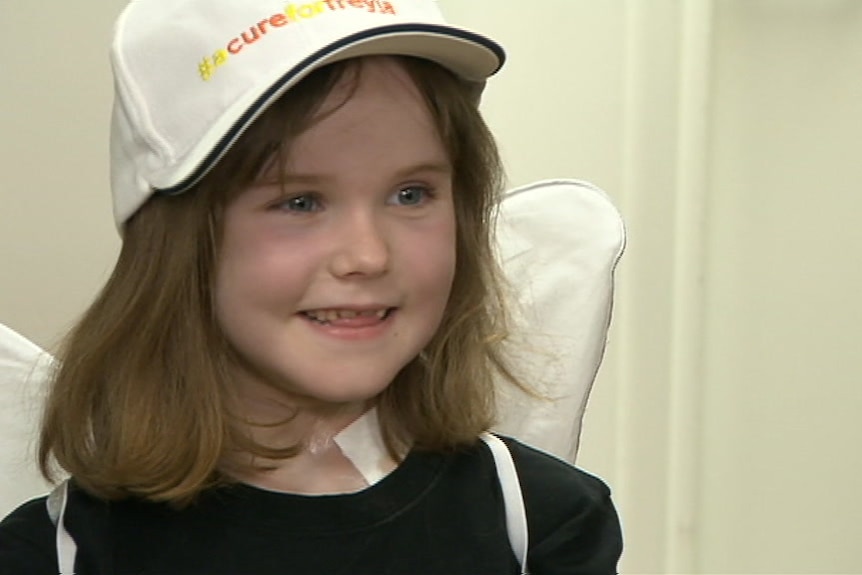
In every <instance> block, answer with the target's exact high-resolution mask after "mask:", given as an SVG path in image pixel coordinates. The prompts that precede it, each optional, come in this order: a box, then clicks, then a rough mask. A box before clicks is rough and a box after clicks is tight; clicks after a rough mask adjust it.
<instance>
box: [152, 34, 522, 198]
mask: <svg viewBox="0 0 862 575" xmlns="http://www.w3.org/2000/svg"><path fill="white" fill-rule="evenodd" d="M407 32H410V33H417V32H418V33H429V34H435V35H438V36H448V37H450V38H459V39H462V40H468V41H470V42H473V43H474V44H478V45H480V46H483V47H485V48H487V49H488V50H490V51H491V52H493V53H494V55H495V56H496V57H497V62H498V63H497V67H496V68H495V69H494V70H492V71H491V72H490V73H489V74H488V76H492V75H493V74H495V73H496V72H497V71H498V70H499V69H500V68H502V67H503V64H504V63H505V61H506V53H505V51H504V50H503V48H502V47H501V46H500V45H499V44H497V43H496V42H494V41H493V40H491V39H489V38H486V37H484V36H482V35H479V34H475V33H473V32H468V31H466V30H459V29H456V28H450V27H448V26H437V25H433V24H393V25H390V26H381V27H379V28H373V29H371V30H365V31H362V32H357V33H356V34H351V35H350V36H346V37H344V38H342V39H340V40H338V41H337V42H333V43H332V44H329V45H328V46H325V47H324V48H321V49H320V50H317V51H316V52H314V53H313V54H311V55H310V56H308V57H306V58H304V59H303V60H302V61H301V62H299V64H297V65H296V66H294V67H292V68H291V69H290V70H288V71H287V73H285V74H284V75H283V76H282V77H281V78H279V79H278V80H277V81H276V82H274V83H273V84H272V85H271V86H270V87H269V88H267V89H266V91H264V92H263V93H262V94H261V95H260V97H259V98H258V99H257V100H255V102H254V103H253V104H252V105H251V106H249V107H248V109H246V110H245V112H243V114H242V116H240V117H239V119H238V120H237V121H236V122H235V123H234V125H233V126H232V127H231V128H230V129H229V130H228V131H227V132H226V133H225V135H224V136H222V138H221V139H220V140H219V141H218V143H217V144H216V145H215V146H214V147H213V149H212V150H210V152H209V154H207V156H206V158H204V160H203V161H202V162H201V163H200V164H199V165H198V166H197V167H196V168H195V169H194V170H193V171H192V173H191V174H189V175H188V176H187V177H186V178H184V179H183V180H182V181H181V182H180V183H178V184H176V185H174V186H171V187H169V188H155V189H154V190H153V193H155V194H158V195H163V196H176V195H179V194H182V193H183V192H186V191H188V190H189V189H190V188H191V187H192V186H194V185H195V184H197V183H198V182H199V181H200V180H201V179H203V177H204V176H205V175H206V174H207V173H208V172H209V171H210V170H211V169H212V167H213V166H214V165H215V164H216V163H217V162H218V161H219V160H220V159H221V158H222V156H223V155H224V154H225V153H227V150H228V149H229V148H230V147H231V146H232V145H233V144H234V142H235V141H236V140H237V139H238V138H239V137H240V135H241V134H242V132H243V131H245V129H246V128H247V127H248V125H249V124H251V122H252V118H253V117H254V116H255V114H257V112H258V110H259V109H260V108H261V107H262V106H263V105H264V103H265V102H267V101H268V100H269V99H270V98H272V96H273V94H275V93H276V92H278V91H279V90H280V89H281V88H282V87H283V86H284V85H285V84H287V83H289V82H290V81H291V80H293V78H294V77H295V76H296V75H297V74H299V73H300V72H303V71H305V70H306V69H308V68H309V67H310V66H311V65H313V64H314V63H315V62H316V61H318V60H320V59H322V58H323V57H324V56H326V55H328V54H330V53H332V52H335V51H337V50H340V49H341V48H344V47H346V46H349V45H351V44H355V43H357V42H359V41H361V40H366V39H369V38H374V37H376V36H384V35H389V34H399V33H407ZM393 55H397V54H393Z"/></svg>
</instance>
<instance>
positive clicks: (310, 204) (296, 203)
mask: <svg viewBox="0 0 862 575" xmlns="http://www.w3.org/2000/svg"><path fill="white" fill-rule="evenodd" d="M273 207H274V208H276V209H278V210H282V211H285V212H314V211H317V210H318V209H320V202H319V201H318V199H317V198H316V197H314V195H312V194H305V195H302V196H294V197H292V198H287V199H285V200H282V201H279V202H278V203H277V204H275V205H274V206H273Z"/></svg>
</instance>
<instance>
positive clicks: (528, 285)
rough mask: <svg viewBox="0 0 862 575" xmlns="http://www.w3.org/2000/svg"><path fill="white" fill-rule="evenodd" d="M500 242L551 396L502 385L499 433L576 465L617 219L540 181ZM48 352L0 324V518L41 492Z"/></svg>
mask: <svg viewBox="0 0 862 575" xmlns="http://www.w3.org/2000/svg"><path fill="white" fill-rule="evenodd" d="M497 231H498V242H499V249H500V257H501V258H502V262H503V268H504V271H505V274H506V276H507V278H509V281H510V283H511V286H512V288H513V289H512V293H511V295H512V297H513V304H514V306H513V308H514V309H513V311H514V318H513V319H514V326H513V327H514V328H515V329H514V341H513V344H512V346H511V353H512V354H513V358H514V364H515V366H516V367H517V369H518V370H519V374H520V375H521V377H523V378H524V380H525V381H526V382H527V383H529V384H531V385H534V386H535V387H536V388H537V389H538V390H539V391H540V392H541V393H542V394H544V395H545V396H547V397H549V398H552V400H551V401H548V400H542V399H533V398H531V397H528V396H526V395H524V394H522V393H520V392H517V391H516V390H512V388H511V386H508V385H501V386H500V388H501V389H502V390H503V393H501V396H500V411H501V416H502V417H501V421H500V425H499V426H498V427H497V431H500V432H502V433H506V434H509V435H512V436H515V437H518V438H519V439H521V440H523V441H524V442H526V443H529V444H531V445H533V446H535V447H538V448H540V449H543V450H545V451H547V452H549V453H552V454H554V455H556V456H558V457H560V458H562V459H565V460H568V461H571V462H574V460H575V456H576V455H577V450H578V441H579V437H580V429H581V420H582V418H583V414H584V409H585V407H586V402H587V398H588V396H589V393H590V388H591V387H592V384H593V379H594V378H595V375H596V372H597V370H598V368H599V364H600V363H601V360H602V354H603V352H604V348H605V341H606V337H607V331H608V325H609V322H610V316H611V304H612V296H613V274H614V269H615V266H616V264H617V261H618V260H619V258H620V256H621V255H622V252H623V248H624V245H625V231H624V228H623V223H622V219H621V218H620V215H619V213H618V212H617V210H616V208H614V206H613V204H612V203H611V201H610V200H609V199H608V197H607V196H606V195H605V194H604V193H603V192H602V191H601V190H599V189H598V188H595V187H594V186H591V185H589V184H587V183H583V182H579V181H576V180H548V181H543V182H538V183H535V184H531V185H528V186H523V187H520V188H517V189H514V190H511V191H510V192H508V193H507V194H506V196H505V199H504V201H503V205H502V213H501V218H500V220H499V228H498V230H497ZM51 361H52V360H51V358H50V356H49V355H48V354H47V353H45V352H44V351H43V350H41V349H40V348H39V347H38V346H36V345H35V344H33V343H31V342H30V341H28V340H27V339H25V338H24V337H22V336H20V335H19V334H17V333H15V332H14V331H12V330H11V329H9V328H7V327H5V326H3V325H2V324H0V517H2V516H4V515H6V514H7V513H8V512H9V511H11V510H12V509H13V508H14V507H15V506H17V505H18V504H19V503H21V502H22V501H24V500H25V499H27V498H29V497H35V496H37V495H40V494H43V493H45V492H46V491H47V490H48V485H47V484H46V483H45V482H44V481H43V480H42V479H41V477H40V476H39V474H38V473H37V471H36V466H35V464H34V463H33V459H34V457H33V453H34V449H33V448H34V445H35V437H36V426H37V423H38V415H39V410H40V403H41V399H42V397H43V395H44V385H45V382H46V380H47V377H48V376H49V371H50V367H51Z"/></svg>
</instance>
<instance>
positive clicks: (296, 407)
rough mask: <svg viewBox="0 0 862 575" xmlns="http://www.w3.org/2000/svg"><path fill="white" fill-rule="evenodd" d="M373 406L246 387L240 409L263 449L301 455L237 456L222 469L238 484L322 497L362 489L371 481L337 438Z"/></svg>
mask: <svg viewBox="0 0 862 575" xmlns="http://www.w3.org/2000/svg"><path fill="white" fill-rule="evenodd" d="M371 407H372V402H369V401H358V402H353V403H343V404H326V403H323V402H318V401H313V400H307V399H302V398H295V397H290V396H288V395H287V394H285V393H282V392H281V391H279V390H275V389H273V388H271V387H270V386H265V385H263V384H247V385H245V386H244V387H243V389H242V393H241V395H240V405H239V409H240V416H241V418H242V420H243V421H246V422H247V423H246V432H247V433H248V434H249V436H250V437H251V438H252V439H253V440H254V441H255V442H256V443H258V444H259V445H265V446H271V447H278V448H281V447H286V446H296V448H297V449H298V453H297V454H296V455H295V456H294V457H290V458H286V459H262V458H255V457H252V456H250V455H249V454H237V455H236V456H233V457H229V458H228V459H227V461H226V462H225V463H226V465H225V466H224V468H225V469H226V470H228V471H227V472H228V473H229V474H230V475H232V476H233V477H234V478H235V479H238V480H239V481H242V482H244V483H248V484H250V485H255V486H257V487H261V488H264V489H269V490H274V491H284V492H290V493H299V494H308V495H319V494H331V493H350V492H355V491H359V490H361V489H364V488H366V487H368V483H367V482H366V480H365V478H364V477H363V475H362V474H361V473H360V472H359V470H357V468H356V467H355V466H354V465H353V463H352V462H351V460H350V459H349V458H348V457H346V456H345V455H344V453H342V451H341V449H340V448H339V446H338V444H337V443H336V442H335V440H334V438H335V436H336V435H338V433H340V432H341V431H342V430H343V429H345V428H346V427H348V426H349V425H350V424H351V423H353V422H354V421H356V420H357V419H359V418H360V417H361V416H362V415H363V414H364V413H365V412H367V411H368V410H369V409H370V408H371Z"/></svg>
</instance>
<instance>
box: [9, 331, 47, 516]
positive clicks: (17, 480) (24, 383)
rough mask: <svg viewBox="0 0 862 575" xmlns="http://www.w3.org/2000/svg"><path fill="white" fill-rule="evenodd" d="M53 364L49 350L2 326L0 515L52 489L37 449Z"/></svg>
mask: <svg viewBox="0 0 862 575" xmlns="http://www.w3.org/2000/svg"><path fill="white" fill-rule="evenodd" d="M52 363H53V358H52V357H51V355H50V354H49V353H47V352H46V351H44V350H43V349H42V348H40V347H39V346H38V345H36V344H35V343H33V342H31V341H30V340H28V339H27V338H25V337H24V336H22V335H20V334H18V333H17V332H15V331H13V330H12V329H10V328H8V327H6V326H5V325H3V324H0V517H4V516H5V515H6V514H7V513H8V512H10V511H11V510H12V509H14V508H15V507H17V506H18V505H20V504H21V503H22V502H23V501H25V500H26V499H28V498H31V497H36V496H37V495H44V494H45V493H46V492H47V491H48V490H49V489H50V487H49V485H48V483H47V482H45V480H44V479H42V477H41V476H40V475H39V473H38V471H37V469H36V465H35V463H34V448H35V444H36V434H37V426H38V422H39V415H40V413H41V408H42V399H43V397H44V393H45V384H46V382H47V380H48V376H49V373H50V370H51V367H52Z"/></svg>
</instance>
